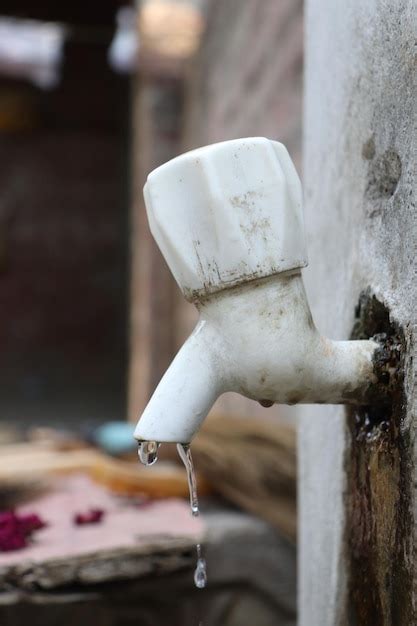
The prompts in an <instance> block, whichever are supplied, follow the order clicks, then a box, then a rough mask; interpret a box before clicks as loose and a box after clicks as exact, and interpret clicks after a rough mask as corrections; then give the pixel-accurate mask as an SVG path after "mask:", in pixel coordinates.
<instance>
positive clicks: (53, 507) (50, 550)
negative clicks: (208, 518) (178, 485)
mask: <svg viewBox="0 0 417 626" xmlns="http://www.w3.org/2000/svg"><path fill="white" fill-rule="evenodd" d="M91 508H93V509H103V510H104V511H105V515H104V517H103V521H102V522H101V523H100V524H92V525H85V526H76V525H74V523H73V518H74V514H76V513H80V512H83V511H88V510H89V509H91ZM18 512H19V513H37V514H38V515H40V517H41V518H42V519H43V520H44V521H45V522H46V523H47V524H48V526H47V527H46V528H44V529H42V530H39V531H38V532H36V534H35V535H34V536H33V544H32V545H30V546H29V547H27V548H23V549H22V550H19V551H16V552H6V553H2V554H0V566H4V565H13V564H16V563H19V562H23V561H31V562H40V561H46V560H50V559H55V558H65V557H68V558H70V557H73V556H80V555H84V554H89V553H94V552H98V551H100V552H101V551H103V550H114V549H117V548H129V547H137V546H138V545H141V544H142V545H146V544H147V543H148V542H149V541H152V543H154V542H155V540H156V539H157V538H158V537H159V539H160V540H161V541H162V539H163V537H167V538H172V539H175V538H178V539H180V538H185V539H189V540H190V543H193V542H198V541H200V539H201V538H202V535H203V533H204V524H203V522H202V520H201V518H194V517H192V516H191V513H190V506H189V504H188V502H185V501H184V500H179V499H173V498H172V499H168V500H155V501H152V502H150V503H149V504H147V505H146V506H143V507H139V506H137V505H135V504H133V503H129V502H126V501H121V500H120V499H119V498H117V497H115V496H114V495H112V494H111V493H109V492H108V491H106V490H105V489H104V488H103V487H101V486H99V485H97V484H95V483H94V482H93V481H92V480H90V479H89V478H88V477H87V476H84V475H73V476H70V477H66V478H61V479H59V480H57V481H56V488H55V489H54V490H53V491H51V492H49V493H48V494H46V495H45V496H43V497H41V498H38V499H37V500H34V501H32V502H30V503H29V504H27V505H25V506H24V507H20V508H19V509H18Z"/></svg>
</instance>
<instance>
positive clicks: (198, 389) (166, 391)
mask: <svg viewBox="0 0 417 626" xmlns="http://www.w3.org/2000/svg"><path fill="white" fill-rule="evenodd" d="M219 342H220V338H219V336H218V335H217V333H216V332H215V331H214V329H213V328H211V327H210V325H209V324H207V323H206V321H205V320H200V321H199V322H198V324H197V326H196V327H195V329H194V331H193V333H192V334H191V335H190V337H189V338H188V339H187V341H186V342H185V344H184V345H183V346H182V348H181V349H180V351H179V352H178V354H177V356H176V357H175V358H174V360H173V362H172V363H171V365H170V367H169V368H168V370H167V371H166V373H165V374H164V376H163V377H162V379H161V381H160V383H159V385H158V387H157V388H156V390H155V392H154V394H153V396H152V398H151V399H150V401H149V403H148V405H147V406H146V408H145V410H144V412H143V414H142V416H141V418H140V420H139V422H138V425H137V426H136V429H135V433H134V437H135V439H137V440H138V441H157V442H159V443H161V442H174V443H178V442H180V443H189V442H190V441H191V439H192V437H193V436H194V434H195V433H196V432H197V431H198V429H199V428H200V425H201V423H202V421H203V420H204V418H205V417H206V415H207V414H208V412H209V411H210V409H211V407H212V405H213V404H214V402H215V401H216V399H217V398H218V396H219V395H220V394H221V393H223V383H222V374H221V372H222V369H223V368H222V367H221V363H220V356H219V352H218V350H217V347H218V345H219Z"/></svg>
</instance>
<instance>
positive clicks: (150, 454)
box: [138, 441, 159, 466]
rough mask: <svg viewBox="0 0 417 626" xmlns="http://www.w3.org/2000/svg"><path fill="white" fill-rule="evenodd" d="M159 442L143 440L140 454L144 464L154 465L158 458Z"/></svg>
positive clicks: (139, 449)
mask: <svg viewBox="0 0 417 626" xmlns="http://www.w3.org/2000/svg"><path fill="white" fill-rule="evenodd" d="M158 448H159V443H158V442H157V441H142V442H140V443H139V446H138V456H139V458H140V460H141V462H142V463H143V464H144V465H148V466H150V465H153V464H154V463H156V461H157V460H158Z"/></svg>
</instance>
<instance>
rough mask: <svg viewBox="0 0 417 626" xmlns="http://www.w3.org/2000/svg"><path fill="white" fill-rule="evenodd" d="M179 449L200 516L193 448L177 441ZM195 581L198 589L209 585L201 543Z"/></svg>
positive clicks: (195, 513) (193, 504)
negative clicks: (192, 454)
mask: <svg viewBox="0 0 417 626" xmlns="http://www.w3.org/2000/svg"><path fill="white" fill-rule="evenodd" d="M177 450H178V454H179V455H180V458H181V460H182V462H183V463H184V465H185V469H186V471H187V478H188V489H189V491H190V507H191V514H192V515H193V516H194V517H198V516H199V515H200V509H199V507H198V495H197V480H196V476H195V471H194V464H193V457H192V456H191V449H190V446H189V444H183V443H177ZM194 583H195V586H196V587H198V589H204V587H205V586H206V585H207V569H206V560H205V559H204V558H203V553H202V549H201V544H200V543H198V544H197V566H196V568H195V572H194Z"/></svg>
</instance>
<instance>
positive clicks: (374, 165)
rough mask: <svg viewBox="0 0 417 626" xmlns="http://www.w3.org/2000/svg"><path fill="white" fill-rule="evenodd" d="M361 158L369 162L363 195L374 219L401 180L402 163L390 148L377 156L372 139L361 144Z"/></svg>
mask: <svg viewBox="0 0 417 626" xmlns="http://www.w3.org/2000/svg"><path fill="white" fill-rule="evenodd" d="M362 157H363V158H364V159H365V160H366V161H368V162H369V165H368V173H367V184H366V192H365V193H366V197H367V198H368V199H369V200H370V201H371V202H372V206H373V210H372V211H371V214H370V217H374V216H375V215H376V214H378V213H379V212H380V210H381V209H382V206H383V204H382V203H383V201H384V200H387V199H389V198H391V197H392V196H393V195H394V193H395V191H396V189H397V185H398V183H399V180H400V178H401V173H402V163H401V158H400V156H399V154H398V153H397V152H396V151H395V150H394V149H392V148H390V149H388V150H385V152H382V153H380V154H377V151H376V147H375V141H374V138H373V137H370V138H369V139H368V140H367V141H366V142H365V143H364V144H363V146H362Z"/></svg>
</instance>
